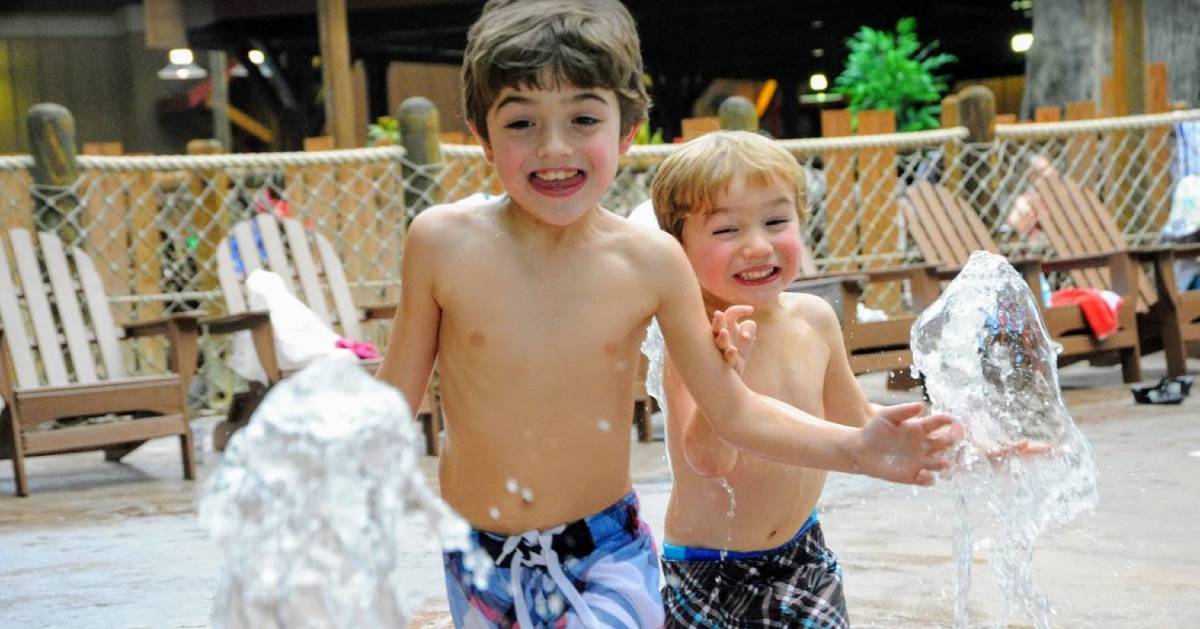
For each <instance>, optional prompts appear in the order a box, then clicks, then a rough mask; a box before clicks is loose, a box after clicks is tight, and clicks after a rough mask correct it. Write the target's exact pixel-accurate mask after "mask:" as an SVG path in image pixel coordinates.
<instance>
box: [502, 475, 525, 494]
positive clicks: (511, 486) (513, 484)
mask: <svg viewBox="0 0 1200 629" xmlns="http://www.w3.org/2000/svg"><path fill="white" fill-rule="evenodd" d="M504 487H505V488H507V489H508V493H510V494H515V493H517V492H518V491H521V486H520V485H518V484H517V479H515V478H510V479H508V480H507V481H505V482H504Z"/></svg>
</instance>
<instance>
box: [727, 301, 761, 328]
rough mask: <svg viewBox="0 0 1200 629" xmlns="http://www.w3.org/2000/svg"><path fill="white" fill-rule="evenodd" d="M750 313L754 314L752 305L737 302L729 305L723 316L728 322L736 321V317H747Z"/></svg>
mask: <svg viewBox="0 0 1200 629" xmlns="http://www.w3.org/2000/svg"><path fill="white" fill-rule="evenodd" d="M752 314H754V306H747V305H745V304H739V305H736V306H730V307H729V309H727V310H726V311H725V318H726V319H727V320H728V322H729V323H737V320H738V319H741V318H742V317H749V316H750V315H752Z"/></svg>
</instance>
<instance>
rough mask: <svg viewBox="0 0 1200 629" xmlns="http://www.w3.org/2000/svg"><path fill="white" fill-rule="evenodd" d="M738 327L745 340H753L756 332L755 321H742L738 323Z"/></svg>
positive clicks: (756, 325) (756, 323) (756, 324)
mask: <svg viewBox="0 0 1200 629" xmlns="http://www.w3.org/2000/svg"><path fill="white" fill-rule="evenodd" d="M738 328H739V329H740V330H741V331H742V338H744V339H746V340H747V341H753V340H754V337H755V335H757V334H758V322H757V321H743V322H741V323H739V324H738Z"/></svg>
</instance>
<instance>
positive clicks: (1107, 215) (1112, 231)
mask: <svg viewBox="0 0 1200 629" xmlns="http://www.w3.org/2000/svg"><path fill="white" fill-rule="evenodd" d="M1066 183H1067V186H1068V188H1069V189H1074V190H1076V191H1078V192H1077V193H1076V194H1077V195H1078V196H1079V198H1081V199H1082V200H1083V202H1082V204H1081V205H1080V207H1081V208H1083V209H1085V210H1086V212H1087V214H1086V216H1088V217H1090V219H1091V223H1092V224H1093V225H1095V226H1097V227H1099V228H1100V232H1101V234H1103V236H1104V241H1103V242H1105V243H1106V246H1108V245H1111V247H1112V250H1115V251H1120V250H1123V249H1126V248H1127V247H1128V245H1127V244H1126V243H1125V236H1124V235H1123V234H1122V233H1121V228H1120V226H1118V225H1117V221H1116V219H1114V218H1113V213H1112V212H1111V211H1110V210H1109V209H1108V208H1107V207H1106V206H1105V205H1104V202H1103V201H1101V200H1100V197H1098V196H1096V193H1095V192H1093V191H1092V190H1090V189H1088V188H1084V187H1082V186H1080V185H1079V184H1078V183H1076V182H1075V181H1073V180H1066ZM1134 271H1135V273H1136V274H1137V282H1138V301H1139V306H1140V307H1139V309H1140V310H1144V309H1145V308H1146V307H1149V306H1150V304H1153V303H1154V302H1155V300H1157V299H1158V293H1157V291H1156V290H1155V289H1154V285H1153V284H1152V283H1151V282H1150V278H1148V277H1146V272H1145V271H1144V270H1143V269H1142V267H1141V265H1137V266H1135V267H1134Z"/></svg>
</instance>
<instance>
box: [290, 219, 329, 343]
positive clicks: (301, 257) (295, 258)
mask: <svg viewBox="0 0 1200 629" xmlns="http://www.w3.org/2000/svg"><path fill="white" fill-rule="evenodd" d="M283 229H284V231H286V232H287V240H288V244H289V246H290V248H291V250H292V263H293V264H294V265H295V266H296V275H297V276H298V278H299V280H300V290H301V292H302V293H303V295H302V297H303V299H304V303H306V304H308V307H309V309H310V310H312V311H313V312H315V313H316V314H317V316H318V317H320V318H321V320H322V321H324V322H325V323H329V324H331V325H332V320H331V318H330V316H329V306H328V304H326V301H325V291H324V289H322V287H321V276H320V272H319V271H318V269H317V265H316V263H315V262H313V256H312V246H311V245H309V242H308V233H307V232H306V231H305V229H304V225H302V224H301V223H300V221H294V220H287V219H285V220H284V221H283Z"/></svg>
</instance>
